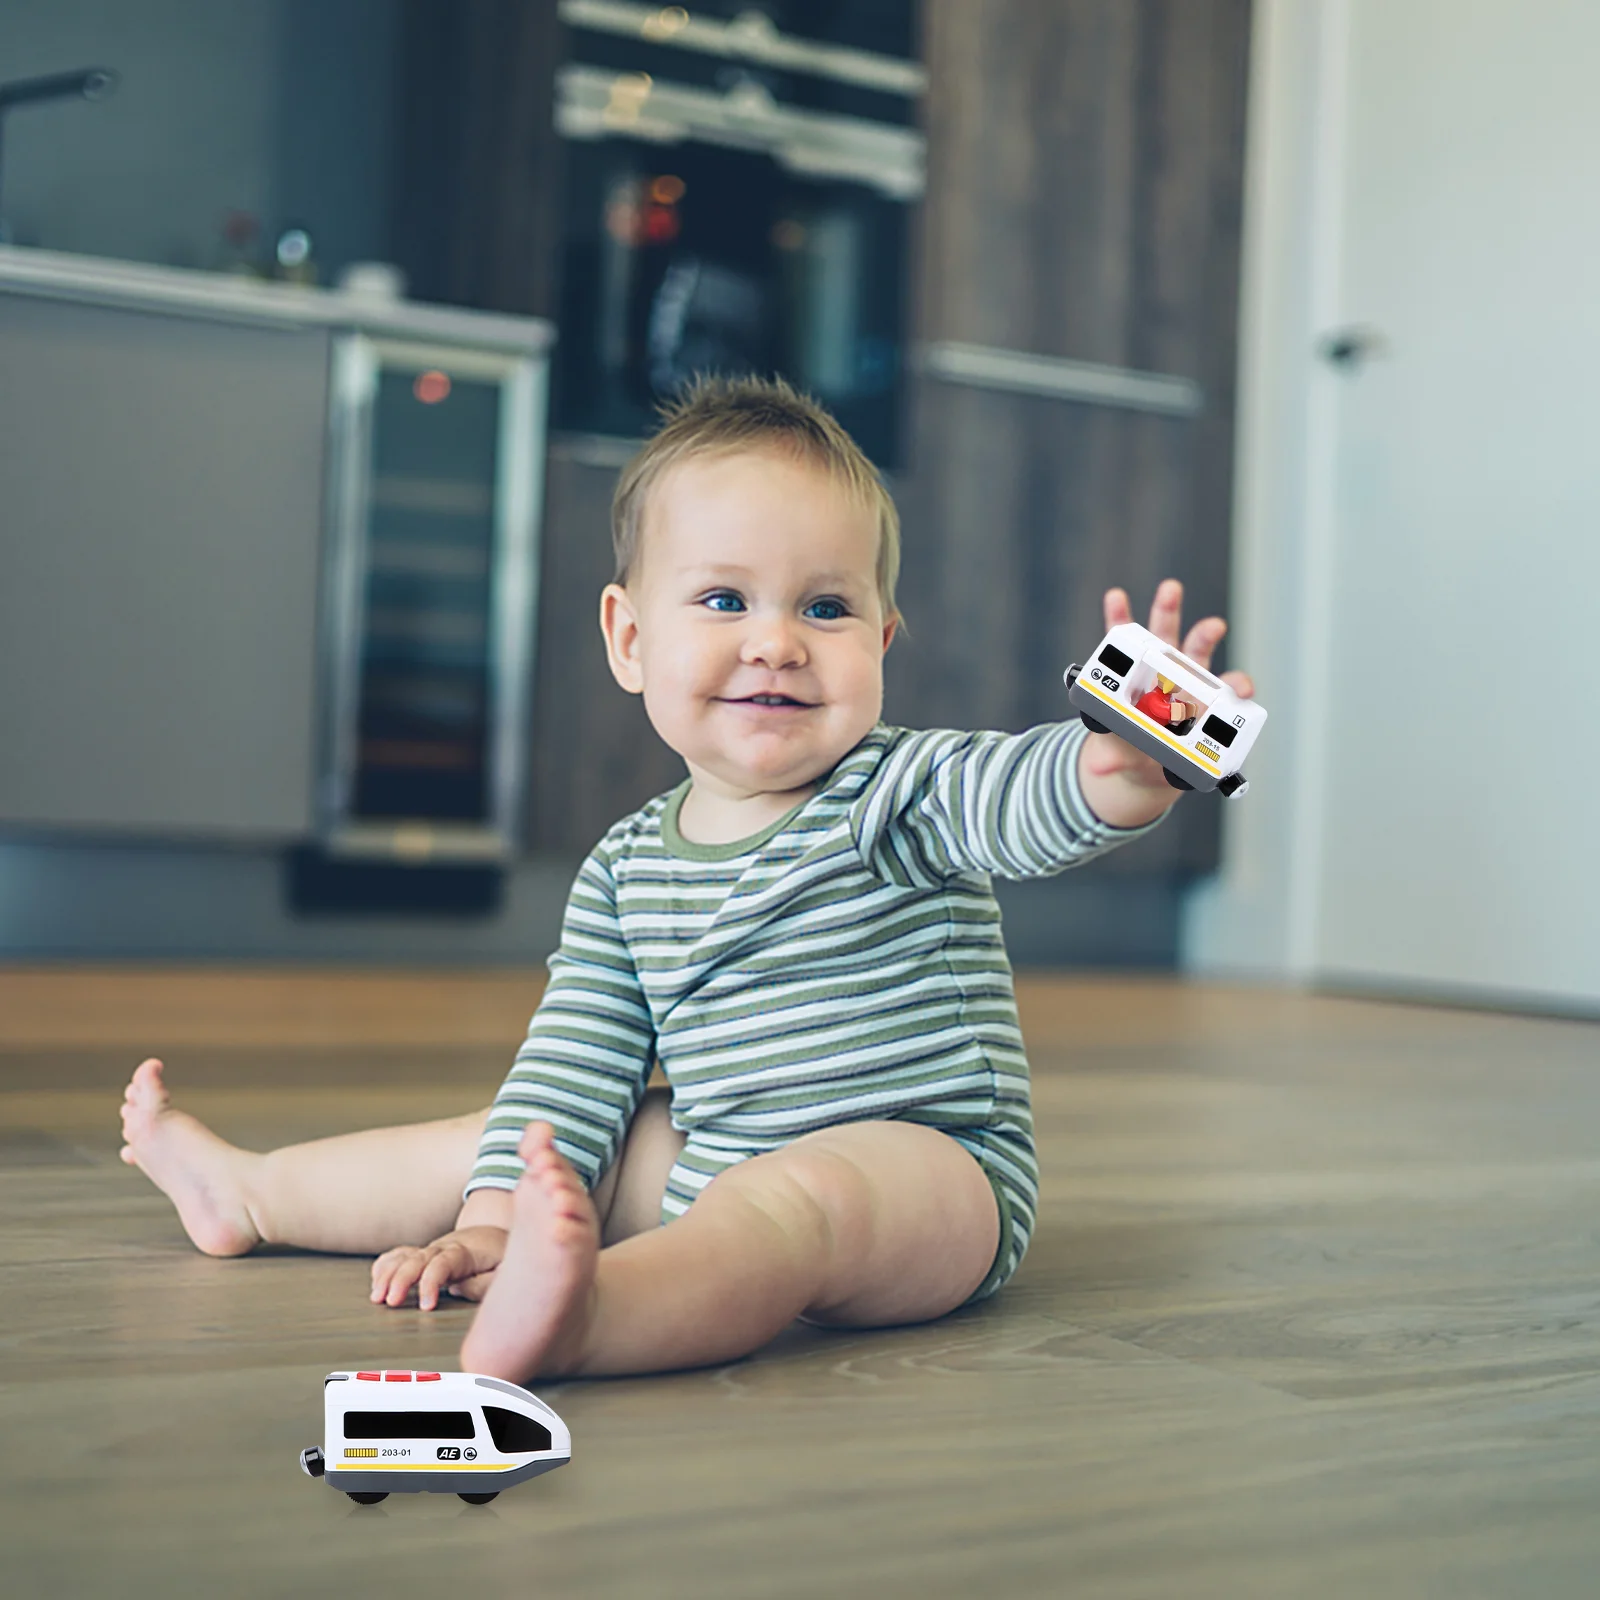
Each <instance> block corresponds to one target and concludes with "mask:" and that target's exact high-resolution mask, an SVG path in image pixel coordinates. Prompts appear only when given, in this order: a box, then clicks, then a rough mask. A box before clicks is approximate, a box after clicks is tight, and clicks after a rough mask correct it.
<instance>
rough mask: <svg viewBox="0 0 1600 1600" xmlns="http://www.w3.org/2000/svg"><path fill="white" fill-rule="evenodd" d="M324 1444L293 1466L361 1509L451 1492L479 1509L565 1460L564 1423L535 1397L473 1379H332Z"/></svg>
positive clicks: (380, 1375)
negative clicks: (391, 1498)
mask: <svg viewBox="0 0 1600 1600" xmlns="http://www.w3.org/2000/svg"><path fill="white" fill-rule="evenodd" d="M322 1395H323V1446H322V1449H318V1448H317V1447H316V1446H315V1445H313V1446H312V1447H311V1448H310V1449H307V1450H302V1451H301V1452H300V1466H301V1468H302V1470H303V1471H305V1472H306V1473H307V1474H308V1475H309V1476H311V1477H313V1478H322V1479H323V1480H324V1481H325V1482H326V1483H327V1484H328V1485H329V1487H331V1488H334V1489H342V1490H343V1491H344V1492H345V1493H346V1494H347V1495H349V1496H350V1498H351V1499H352V1500H355V1501H357V1502H359V1503H360V1504H362V1505H375V1504H376V1503H377V1502H378V1501H379V1500H382V1499H385V1498H386V1497H387V1496H388V1495H390V1494H419V1493H422V1492H424V1491H429V1492H432V1493H434V1494H458V1495H460V1496H461V1498H462V1499H463V1500H466V1501H469V1502H470V1503H471V1504H473V1505H486V1504H487V1503H488V1502H489V1501H491V1500H493V1499H494V1497H495V1496H496V1495H497V1494H499V1492H500V1491H501V1490H502V1489H509V1488H510V1487H511V1485H512V1484H515V1483H525V1482H526V1481H527V1480H528V1479H529V1478H536V1477H538V1475H539V1474H540V1473H541V1472H549V1471H551V1470H552V1469H553V1468H555V1467H562V1466H565V1465H566V1464H567V1462H569V1461H570V1460H571V1459H572V1435H571V1434H570V1433H568V1432H567V1425H566V1424H565V1423H564V1422H563V1421H562V1420H561V1418H560V1417H558V1416H557V1415H556V1414H555V1412H554V1411H552V1410H551V1409H550V1407H549V1406H547V1405H546V1404H545V1403H544V1401H542V1400H541V1399H539V1398H538V1396H537V1395H532V1394H529V1393H528V1391H527V1390H526V1389H519V1388H518V1387H517V1386H516V1384H514V1383H506V1382H504V1381H503V1380H502V1379H500V1378H482V1377H479V1376H478V1375H477V1374H476V1373H472V1372H399V1371H392V1370H391V1371H385V1372H330V1373H329V1374H328V1376H327V1377H326V1378H325V1379H324V1380H323V1385H322Z"/></svg>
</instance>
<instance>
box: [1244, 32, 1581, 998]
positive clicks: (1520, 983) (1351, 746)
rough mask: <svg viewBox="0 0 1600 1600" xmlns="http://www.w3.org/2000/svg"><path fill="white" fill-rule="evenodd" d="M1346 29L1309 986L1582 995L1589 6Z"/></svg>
mask: <svg viewBox="0 0 1600 1600" xmlns="http://www.w3.org/2000/svg"><path fill="white" fill-rule="evenodd" d="M1345 9H1346V21H1347V30H1346V32H1345V34H1344V38H1343V41H1342V46H1343V59H1342V62H1335V64H1334V67H1333V70H1335V71H1336V72H1337V71H1341V70H1342V74H1343V88H1342V94H1340V95H1339V96H1337V97H1336V98H1335V106H1336V110H1335V112H1334V116H1333V118H1332V126H1331V127H1330V128H1329V129H1328V130H1327V132H1328V133H1329V134H1330V135H1332V136H1335V137H1340V138H1342V158H1341V164H1342V178H1341V181H1340V182H1339V185H1338V193H1339V197H1340V200H1339V211H1340V213H1342V215H1341V218H1340V220H1339V222H1338V224H1337V227H1336V230H1335V231H1336V233H1337V236H1338V237H1337V243H1336V247H1335V251H1334V253H1333V255H1332V257H1331V259H1332V260H1333V261H1334V263H1335V266H1334V278H1333V281H1332V283H1331V286H1330V287H1331V291H1332V292H1331V297H1330V302H1329V303H1330V307H1331V309H1332V310H1333V312H1334V315H1333V318H1332V322H1331V326H1330V327H1329V328H1326V329H1324V330H1323V331H1324V333H1325V335H1333V336H1335V340H1336V344H1335V347H1334V348H1332V349H1331V350H1330V349H1329V348H1328V346H1326V345H1325V346H1324V350H1325V359H1326V358H1327V357H1328V356H1329V355H1331V356H1332V357H1334V358H1335V368H1334V380H1335V381H1334V382H1333V383H1332V385H1331V395H1332V399H1331V402H1330V416H1331V419H1332V423H1333V432H1332V440H1331V447H1332V456H1331V485H1330V490H1331V492H1330V494H1329V497H1328V510H1327V515H1328V519H1329V520H1328V527H1327V535H1328V537H1327V557H1326V562H1325V567H1324V572H1325V577H1326V585H1325V588H1324V589H1323V591H1322V592H1321V593H1320V594H1318V593H1311V594H1310V596H1309V604H1310V605H1311V607H1312V608H1313V609H1314V610H1317V609H1320V612H1321V615H1320V617H1315V616H1314V617H1313V619H1312V621H1313V624H1314V625H1315V626H1316V627H1317V628H1318V629H1319V630H1320V632H1321V635H1322V637H1323V639H1324V640H1325V643H1326V648H1327V654H1326V656H1325V658H1324V661H1323V664H1322V666H1321V668H1320V670H1316V671H1313V673H1312V674H1311V678H1312V679H1313V680H1314V681H1313V682H1309V683H1307V684H1304V685H1299V686H1295V687H1296V688H1300V689H1304V690H1305V691H1306V692H1307V693H1308V694H1309V695H1311V696H1313V697H1316V698H1320V697H1325V698H1326V706H1325V710H1324V708H1323V707H1320V706H1317V705H1315V704H1310V705H1308V706H1302V707H1300V708H1297V707H1296V706H1295V705H1294V703H1293V691H1291V693H1290V695H1289V696H1288V697H1286V696H1285V695H1284V692H1283V691H1282V690H1280V691H1279V697H1278V699H1275V700H1273V701H1271V702H1270V704H1271V707H1272V710H1273V712H1274V714H1275V716H1278V717H1279V724H1280V728H1286V727H1287V726H1288V724H1289V722H1290V719H1291V718H1292V717H1295V716H1296V715H1308V716H1309V722H1308V723H1307V726H1309V727H1311V728H1313V729H1316V730H1317V734H1316V737H1315V738H1314V739H1312V740H1309V741H1302V748H1303V749H1304V750H1306V751H1307V759H1308V761H1309V763H1310V769H1311V782H1310V784H1309V786H1308V790H1309V792H1310V793H1312V795H1313V797H1314V802H1315V804H1314V809H1317V810H1320V825H1319V826H1318V827H1317V829H1316V830H1315V833H1316V834H1319V835H1320V838H1316V837H1315V836H1313V838H1312V840H1311V841H1310V842H1311V843H1312V845H1313V849H1312V852H1311V853H1312V856H1313V859H1314V863H1315V892H1314V913H1313V916H1312V917H1311V920H1310V926H1311V927H1312V928H1313V930H1314V933H1313V947H1312V950H1311V958H1312V959H1311V967H1312V970H1313V971H1314V972H1315V973H1316V974H1317V975H1319V976H1322V977H1332V978H1335V979H1349V978H1355V979H1367V978H1381V979H1384V980H1399V981H1401V982H1404V983H1408V984H1413V985H1415V984H1421V985H1423V986H1425V987H1426V986H1430V985H1440V986H1446V987H1450V988H1454V987H1457V986H1470V987H1471V988H1473V989H1477V990H1489V991H1496V992H1499V993H1502V994H1505V995H1508V996H1550V997H1560V998H1564V999H1576V1000H1588V1001H1593V1000H1596V999H1600V922H1597V917H1596V910H1595V908H1596V907H1597V906H1600V853H1597V852H1596V851H1595V850H1594V849H1593V848H1592V844H1591V842H1590V840H1589V839H1588V837H1587V835H1588V832H1589V830H1588V829H1587V827H1586V825H1585V818H1586V817H1587V815H1588V814H1589V811H1590V809H1591V807H1592V805H1593V798H1594V796H1595V794H1596V793H1597V792H1600V742H1597V740H1596V738H1595V722H1594V718H1593V717H1592V716H1590V715H1589V714H1588V709H1587V706H1586V701H1587V700H1588V699H1589V697H1590V696H1591V695H1592V694H1593V692H1594V690H1593V687H1592V685H1593V682H1594V677H1595V674H1594V672H1593V671H1592V669H1591V667H1590V662H1591V660H1592V659H1593V657H1594V651H1595V642H1594V641H1595V631H1596V630H1595V621H1594V605H1595V596H1596V593H1597V591H1600V451H1597V450H1596V448H1595V415H1596V411H1595V394H1594V374H1595V372H1596V371H1597V370H1600V271H1597V268H1596V263H1597V262H1600V208H1597V207H1596V205H1595V203H1594V170H1595V163H1596V160H1597V158H1600V96H1596V95H1595V93H1594V83H1593V75H1594V63H1595V62H1596V61H1600V7H1597V6H1595V5H1594V4H1593V3H1592V0H1540V3H1539V4H1538V5H1536V6H1531V7H1530V6H1527V5H1519V4H1516V3H1515V0H1345ZM1340 122H1342V128H1341V127H1340V126H1339V124H1340ZM1341 336H1342V342H1338V341H1339V339H1340V337H1341ZM1341 357H1342V360H1341V359H1338V358H1341ZM1280 702H1283V703H1280Z"/></svg>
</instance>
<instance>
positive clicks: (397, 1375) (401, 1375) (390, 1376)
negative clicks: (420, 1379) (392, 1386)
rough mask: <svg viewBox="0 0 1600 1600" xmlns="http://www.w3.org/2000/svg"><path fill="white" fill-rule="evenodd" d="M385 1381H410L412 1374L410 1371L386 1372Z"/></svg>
mask: <svg viewBox="0 0 1600 1600" xmlns="http://www.w3.org/2000/svg"><path fill="white" fill-rule="evenodd" d="M383 1381H384V1382H385V1383H410V1382H411V1374H410V1373H409V1372H386V1373H384V1375H383Z"/></svg>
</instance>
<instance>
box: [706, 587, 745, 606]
mask: <svg viewBox="0 0 1600 1600" xmlns="http://www.w3.org/2000/svg"><path fill="white" fill-rule="evenodd" d="M705 604H706V606H708V607H709V608H710V609H711V610H712V611H743V610H744V601H743V600H741V599H740V598H739V597H738V595H736V594H735V593H734V592H733V590H732V589H718V590H717V592H716V593H715V594H708V595H707V596H706V598H705Z"/></svg>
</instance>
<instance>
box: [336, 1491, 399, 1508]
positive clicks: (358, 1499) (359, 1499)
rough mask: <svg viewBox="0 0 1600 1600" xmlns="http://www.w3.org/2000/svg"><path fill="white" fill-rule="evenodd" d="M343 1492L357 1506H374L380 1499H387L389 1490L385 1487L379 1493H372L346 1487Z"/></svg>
mask: <svg viewBox="0 0 1600 1600" xmlns="http://www.w3.org/2000/svg"><path fill="white" fill-rule="evenodd" d="M345 1493H346V1494H347V1495H349V1496H350V1498H351V1499H352V1500H354V1501H355V1503H356V1504H357V1505H358V1506H375V1505H377V1503H378V1502H379V1501H380V1500H387V1499H388V1498H389V1491H388V1490H387V1489H385V1490H384V1491H383V1492H382V1493H381V1494H374V1493H371V1492H369V1491H368V1490H365V1489H346V1490H345Z"/></svg>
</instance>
